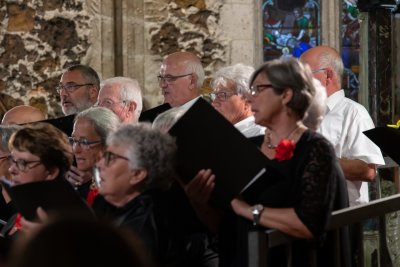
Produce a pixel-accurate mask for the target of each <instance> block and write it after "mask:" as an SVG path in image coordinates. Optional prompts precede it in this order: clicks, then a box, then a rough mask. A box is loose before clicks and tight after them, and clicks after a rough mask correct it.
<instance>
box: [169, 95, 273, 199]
mask: <svg viewBox="0 0 400 267" xmlns="http://www.w3.org/2000/svg"><path fill="white" fill-rule="evenodd" d="M169 133H170V134H171V135H172V136H175V137H176V142H177V146H178V151H177V158H178V166H177V167H178V175H179V176H180V178H181V179H182V181H183V182H184V183H187V182H189V181H190V180H191V179H192V178H194V176H195V175H196V174H197V173H198V171H199V170H201V169H212V171H213V173H214V174H215V176H216V180H215V188H214V191H213V195H212V201H215V203H216V204H218V205H229V203H230V201H231V200H232V199H233V198H234V197H235V196H236V195H238V194H239V193H241V192H242V191H243V189H244V188H245V189H246V190H248V189H249V188H250V187H251V185H250V184H251V183H253V182H254V181H255V180H256V179H257V178H258V177H260V176H261V175H262V174H263V173H264V172H265V171H266V169H265V166H266V164H265V156H264V154H262V152H261V151H260V150H259V149H258V148H257V146H256V145H255V144H253V143H252V142H251V141H250V140H248V139H247V138H246V137H245V136H244V135H242V134H241V133H240V132H239V131H238V130H237V129H236V128H235V127H234V126H233V125H232V124H231V123H230V122H229V121H227V120H226V119H225V118H224V117H223V116H222V115H221V114H220V113H218V111H216V110H215V109H214V108H213V107H212V106H211V105H210V104H209V103H207V101H205V100H204V99H202V98H199V99H198V100H197V101H196V102H195V103H194V104H193V106H192V107H191V108H190V109H189V110H188V111H187V112H186V113H185V114H184V115H183V116H182V117H181V118H180V119H179V120H178V121H177V122H176V123H175V125H174V126H173V127H172V128H171V129H170V131H169Z"/></svg>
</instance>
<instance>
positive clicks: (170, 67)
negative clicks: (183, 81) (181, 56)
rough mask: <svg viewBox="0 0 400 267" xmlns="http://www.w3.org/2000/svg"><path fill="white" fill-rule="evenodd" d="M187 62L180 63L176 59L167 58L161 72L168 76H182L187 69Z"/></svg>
mask: <svg viewBox="0 0 400 267" xmlns="http://www.w3.org/2000/svg"><path fill="white" fill-rule="evenodd" d="M186 66H187V62H186V61H179V60H177V59H175V57H168V58H166V59H165V60H164V61H163V63H162V64H161V68H160V72H161V73H166V74H181V73H180V72H182V71H184V70H185V69H186Z"/></svg>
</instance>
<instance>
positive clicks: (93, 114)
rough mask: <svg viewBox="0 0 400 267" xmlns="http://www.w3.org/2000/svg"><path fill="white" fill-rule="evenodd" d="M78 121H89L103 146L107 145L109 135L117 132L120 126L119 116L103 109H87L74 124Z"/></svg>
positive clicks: (77, 116)
mask: <svg viewBox="0 0 400 267" xmlns="http://www.w3.org/2000/svg"><path fill="white" fill-rule="evenodd" d="M78 119H86V120H88V121H89V122H90V123H91V124H92V125H93V126H94V129H95V131H96V133H97V134H98V135H99V136H100V139H101V142H102V143H103V144H105V143H106V140H107V137H108V135H109V134H110V133H111V132H113V131H115V130H116V129H117V128H118V126H119V124H120V120H119V118H118V116H117V115H115V114H114V112H112V111H111V110H109V109H107V108H103V107H91V108H89V109H86V110H84V111H82V112H80V113H78V115H76V117H75V120H74V122H76V121H77V120H78Z"/></svg>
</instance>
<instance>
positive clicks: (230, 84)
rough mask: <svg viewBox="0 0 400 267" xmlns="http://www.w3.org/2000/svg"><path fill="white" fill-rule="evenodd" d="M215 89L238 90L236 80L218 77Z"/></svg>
mask: <svg viewBox="0 0 400 267" xmlns="http://www.w3.org/2000/svg"><path fill="white" fill-rule="evenodd" d="M213 85H214V91H216V92H218V91H236V83H235V82H234V81H231V80H228V79H225V78H222V77H221V78H217V80H216V81H215V82H214V84H213Z"/></svg>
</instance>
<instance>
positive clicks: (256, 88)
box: [250, 84, 274, 96]
mask: <svg viewBox="0 0 400 267" xmlns="http://www.w3.org/2000/svg"><path fill="white" fill-rule="evenodd" d="M268 88H274V87H273V86H272V84H258V85H253V86H251V87H250V94H251V95H253V96H254V95H257V94H259V93H261V92H262V91H264V90H266V89H268Z"/></svg>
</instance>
